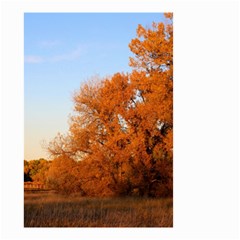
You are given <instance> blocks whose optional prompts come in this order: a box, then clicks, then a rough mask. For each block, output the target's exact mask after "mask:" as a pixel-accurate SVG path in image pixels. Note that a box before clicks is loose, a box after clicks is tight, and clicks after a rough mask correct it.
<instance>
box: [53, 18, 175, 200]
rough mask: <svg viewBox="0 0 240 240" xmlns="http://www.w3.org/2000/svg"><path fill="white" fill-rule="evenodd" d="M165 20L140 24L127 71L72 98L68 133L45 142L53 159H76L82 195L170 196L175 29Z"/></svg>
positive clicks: (91, 84) (88, 85)
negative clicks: (143, 25)
mask: <svg viewBox="0 0 240 240" xmlns="http://www.w3.org/2000/svg"><path fill="white" fill-rule="evenodd" d="M165 16H166V22H165V23H153V24H152V28H150V29H145V28H144V27H142V26H141V25H139V26H138V29H137V38H135V39H133V40H132V41H131V43H130V44H129V47H130V49H131V51H132V52H133V53H134V54H135V57H134V58H130V66H132V67H133V71H132V73H130V74H123V73H117V74H115V75H113V76H112V77H110V78H106V79H103V80H92V81H91V82H88V83H86V84H85V85H83V86H82V87H81V88H80V90H79V91H77V92H76V93H75V95H74V103H75V112H74V115H73V116H72V117H71V121H70V128H69V133H68V134H67V135H66V136H63V135H58V136H57V137H56V138H55V140H54V141H52V142H51V143H50V144H49V151H50V152H51V154H52V155H53V156H56V157H57V156H60V157H61V158H64V157H65V158H66V159H69V158H71V159H73V160H75V161H81V164H79V169H80V170H79V174H78V178H79V179H81V181H80V182H81V189H82V191H83V192H84V193H86V194H88V193H89V194H92V195H110V194H113V195H114V194H116V195H119V194H124V195H126V194H134V192H137V193H138V194H140V195H148V196H158V195H161V196H163V195H172V166H173V164H172V158H173V154H172V149H173V145H172V142H173V140H172V138H173V28H172V14H166V15H165ZM53 166H54V165H53Z"/></svg>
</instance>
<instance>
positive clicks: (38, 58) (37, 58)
mask: <svg viewBox="0 0 240 240" xmlns="http://www.w3.org/2000/svg"><path fill="white" fill-rule="evenodd" d="M24 61H25V62H26V63H41V62H43V61H44V60H43V58H42V57H41V56H34V55H27V56H25V58H24Z"/></svg>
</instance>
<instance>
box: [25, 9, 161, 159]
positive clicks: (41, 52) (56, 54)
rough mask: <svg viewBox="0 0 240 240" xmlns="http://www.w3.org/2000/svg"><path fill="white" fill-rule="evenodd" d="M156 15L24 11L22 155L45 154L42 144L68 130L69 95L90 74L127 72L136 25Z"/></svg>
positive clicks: (147, 22)
mask: <svg viewBox="0 0 240 240" xmlns="http://www.w3.org/2000/svg"><path fill="white" fill-rule="evenodd" d="M153 21H155V22H161V21H163V14H161V13H25V14H24V108H25V110H24V122H25V127H24V135H25V136H24V139H25V141H24V145H25V147H24V148H25V149H24V153H25V154H24V158H25V159H26V160H31V159H38V158H41V157H44V158H47V153H46V151H45V150H44V149H42V146H41V142H42V141H46V142H49V141H50V140H51V139H53V138H54V137H55V136H56V134H57V133H58V132H61V133H65V132H67V130H68V118H69V115H70V114H71V113H72V112H73V102H72V95H73V92H74V91H76V90H77V89H79V87H80V86H81V83H83V82H86V81H87V80H88V79H90V78H92V77H94V76H96V75H97V76H100V77H105V76H109V75H112V74H114V73H116V72H130V71H131V68H130V67H129V66H128V63H129V57H130V56H131V55H132V54H131V52H130V50H129V48H128V44H129V43H130V41H131V39H133V38H135V37H136V28H137V26H138V24H142V25H143V26H144V27H150V26H151V23H152V22H153Z"/></svg>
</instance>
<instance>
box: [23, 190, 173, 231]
mask: <svg viewBox="0 0 240 240" xmlns="http://www.w3.org/2000/svg"><path fill="white" fill-rule="evenodd" d="M24 226H25V227H172V226H173V200H172V199H150V198H129V197H126V198H83V197H78V196H63V195H59V194H56V193H54V192H25V193H24Z"/></svg>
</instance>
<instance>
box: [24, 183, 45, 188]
mask: <svg viewBox="0 0 240 240" xmlns="http://www.w3.org/2000/svg"><path fill="white" fill-rule="evenodd" d="M40 189H47V187H46V186H45V185H44V184H43V183H39V182H24V190H40Z"/></svg>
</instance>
